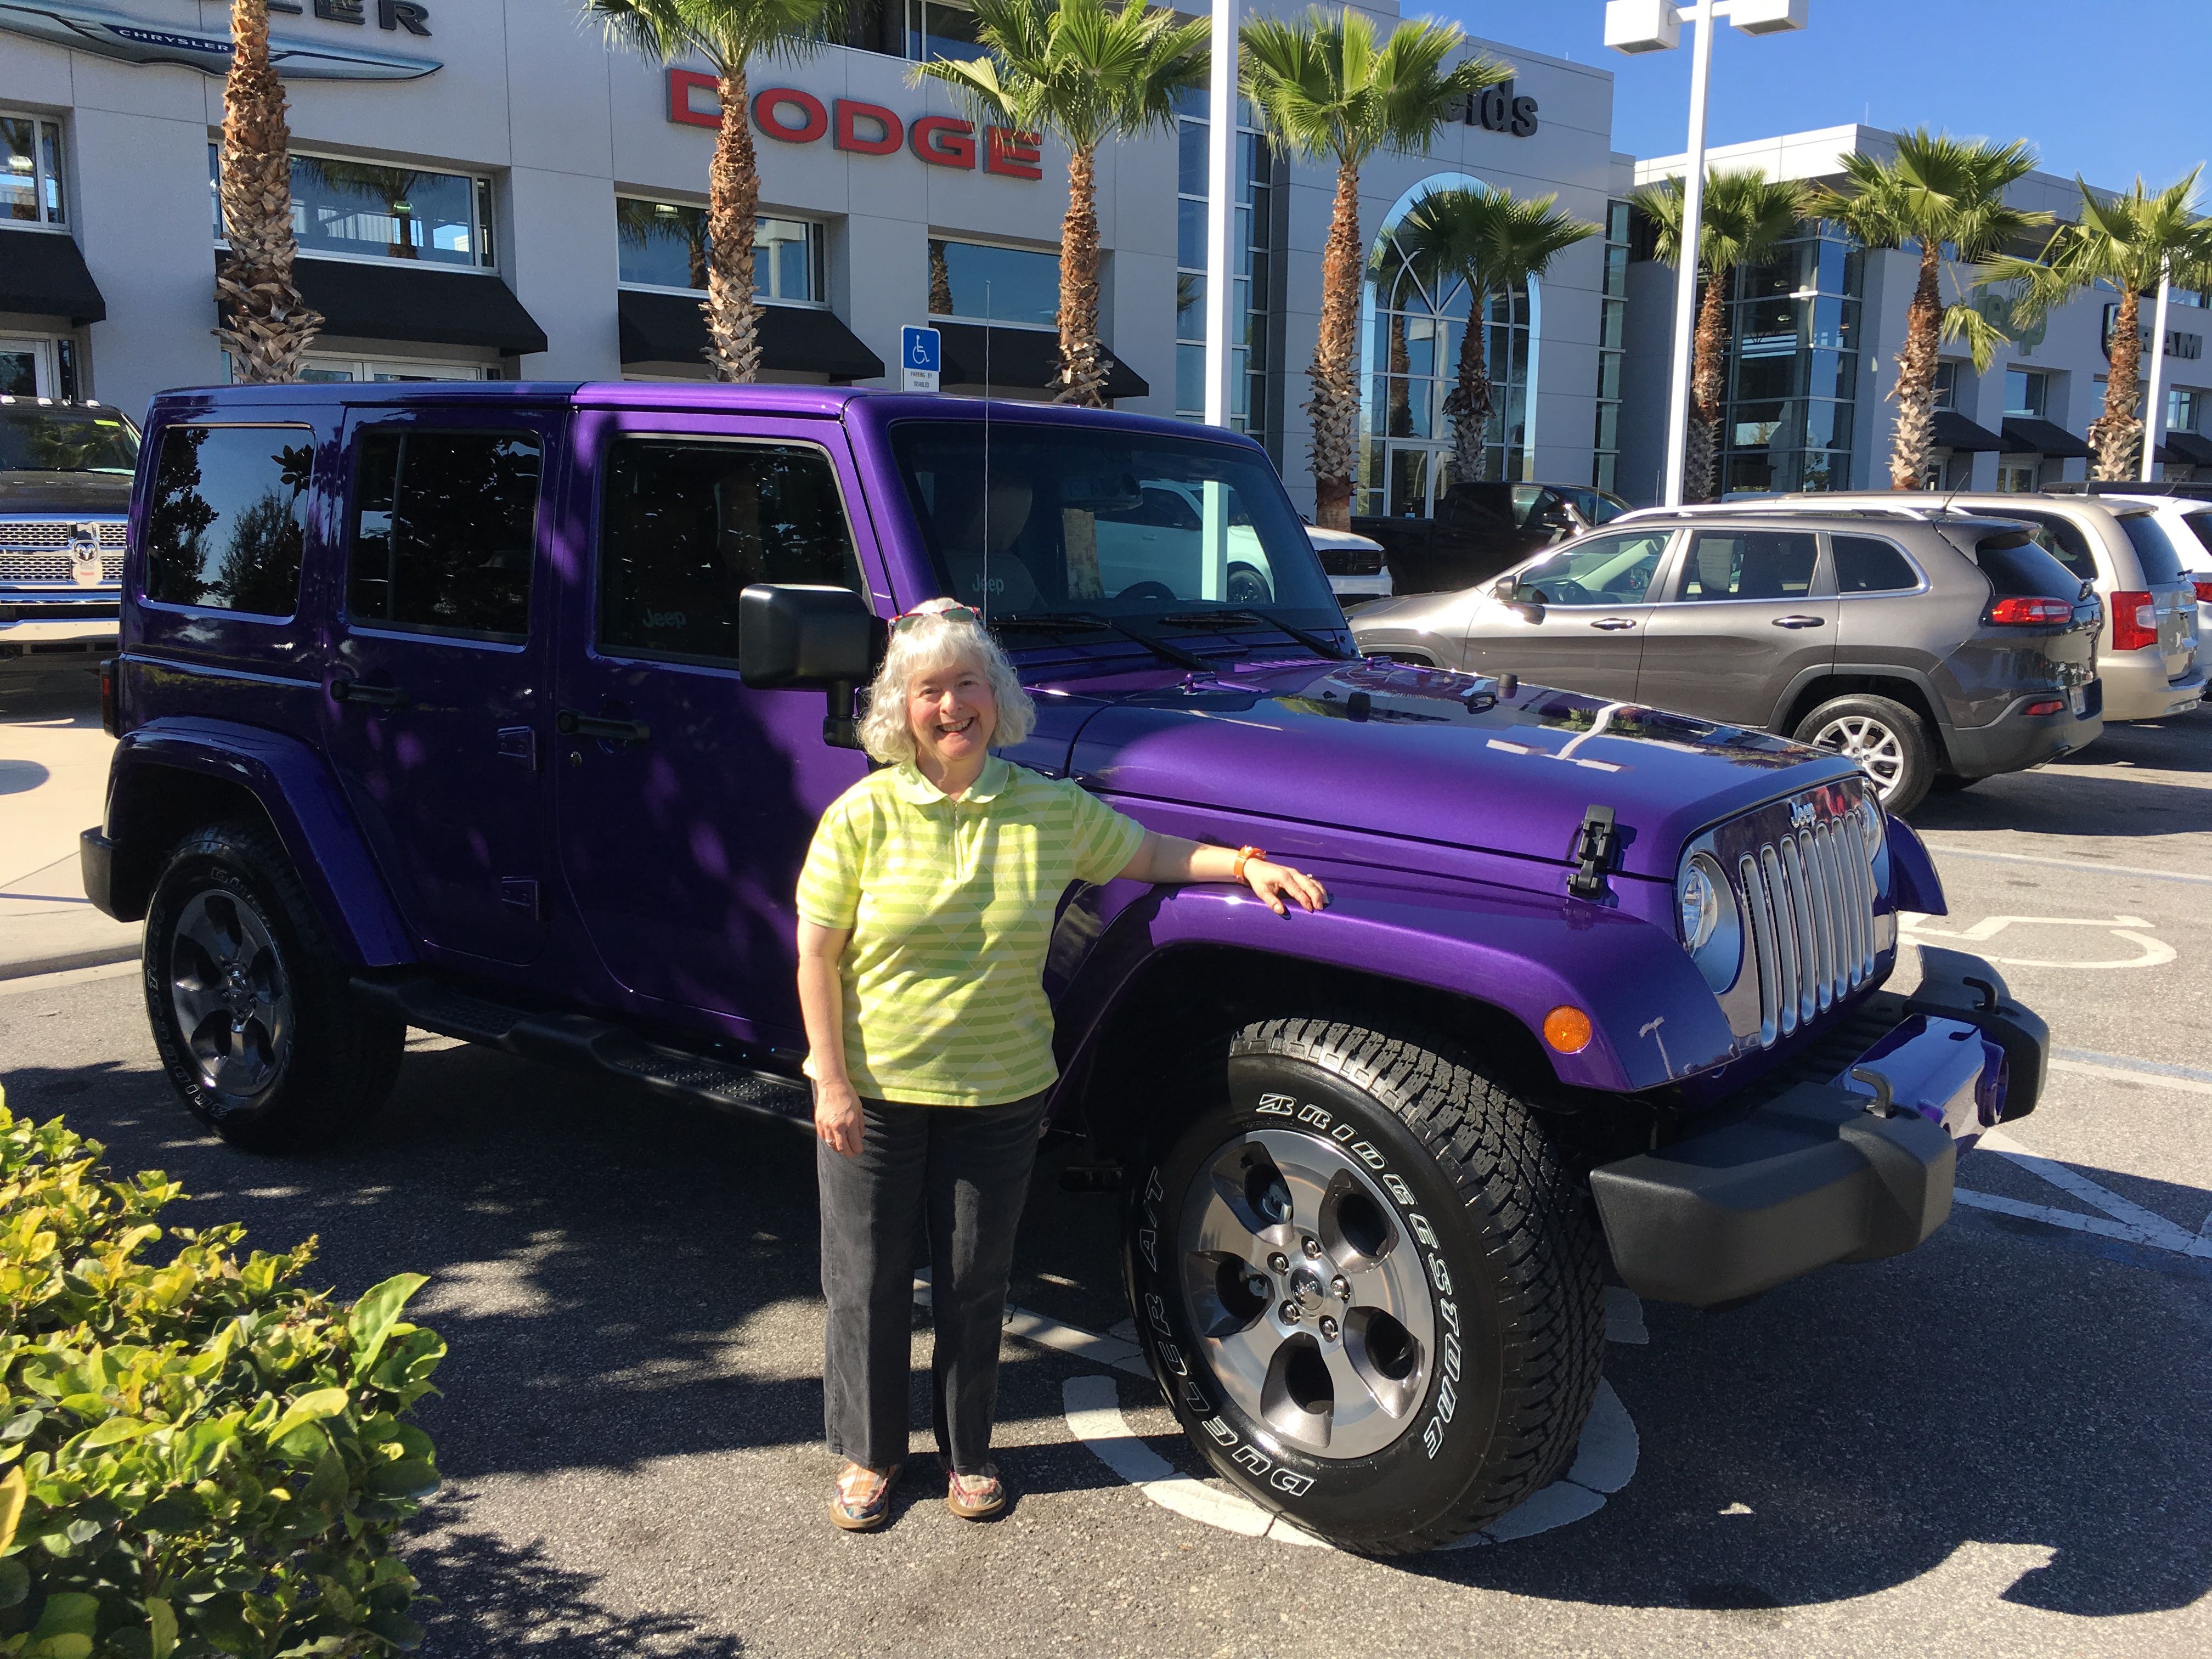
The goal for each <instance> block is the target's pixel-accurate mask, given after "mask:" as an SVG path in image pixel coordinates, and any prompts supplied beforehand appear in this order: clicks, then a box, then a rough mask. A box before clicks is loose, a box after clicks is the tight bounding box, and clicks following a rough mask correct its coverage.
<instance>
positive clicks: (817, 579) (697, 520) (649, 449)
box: [599, 438, 866, 663]
mask: <svg viewBox="0 0 2212 1659" xmlns="http://www.w3.org/2000/svg"><path fill="white" fill-rule="evenodd" d="M754 582H813V583H819V584H824V585H827V586H836V587H850V588H853V589H855V590H856V591H860V592H865V591H866V590H865V589H864V588H862V587H861V583H860V560H859V558H858V556H856V555H855V554H854V550H853V536H852V532H851V531H850V530H848V528H847V527H846V524H845V507H844V502H843V501H842V499H840V497H839V495H838V494H837V476H836V472H835V471H833V470H832V469H831V467H830V465H829V457H828V456H826V455H824V454H823V453H822V452H821V451H820V450H818V449H813V448H809V447H806V446H805V445H803V444H737V443H700V442H693V441H684V440H681V439H675V438H625V439H623V440H622V441H620V442H618V443H617V444H616V445H615V446H614V448H613V450H612V452H611V453H610V455H609V457H608V459H607V483H606V495H605V498H604V500H603V501H602V503H601V507H600V519H599V643H600V644H601V645H603V646H606V647H612V648H614V649H617V650H623V651H634V652H642V653H649V654H656V655H665V656H675V657H696V658H705V659H709V660H713V661H718V662H732V663H733V662H735V661H736V660H737V659H738V593H739V592H742V591H743V590H744V588H745V587H747V586H750V585H751V584H752V583H754Z"/></svg>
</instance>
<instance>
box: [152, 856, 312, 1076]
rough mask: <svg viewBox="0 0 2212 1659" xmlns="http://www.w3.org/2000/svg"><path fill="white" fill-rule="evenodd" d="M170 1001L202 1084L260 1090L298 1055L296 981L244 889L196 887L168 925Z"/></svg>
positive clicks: (191, 1062)
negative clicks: (295, 1043) (294, 1049)
mask: <svg viewBox="0 0 2212 1659" xmlns="http://www.w3.org/2000/svg"><path fill="white" fill-rule="evenodd" d="M168 995H169V1007H170V1010H171V1012H173V1014H174V1016H175V1018H176V1022H177V1034H178V1036H179V1039H180V1040H181V1041H182V1042H183V1044H184V1048H185V1054H186V1056H187V1057H188V1060H189V1061H190V1064H191V1066H192V1068H193V1071H194V1072H195V1073H196V1074H197V1079H198V1081H199V1085H200V1086H201V1087H202V1088H203V1089H205V1090H207V1091H210V1093H213V1094H219V1095H228V1096H231V1097H240V1096H252V1095H257V1094H259V1093H260V1092H261V1091H263V1090H264V1089H266V1088H267V1087H268V1086H269V1085H270V1084H271V1083H273V1082H274V1081H275V1080H276V1077H277V1074H278V1073H281V1072H282V1071H283V1069H284V1066H285V1062H286V1061H287V1060H289V1059H290V1057H291V1049H292V987H291V977H290V975H289V973H288V972H287V971H286V969H285V963H284V957H283V952H282V951H279V950H278V949H277V946H276V939H275V938H274V937H273V936H272V935H271V934H270V931H269V924H268V923H267V922H266V921H264V920H263V918H262V917H261V916H260V915H259V914H258V912H256V911H255V909H254V908H253V907H252V905H251V904H249V903H248V902H246V901H245V900H244V899H242V898H240V896H238V895H237V894H235V893H233V892H230V891H228V890H225V889H222V888H219V887H217V888H209V889H207V890H204V891H202V892H198V893H195V894H194V895H193V896H191V898H190V899H189V900H187V901H186V902H185V906H184V908H182V909H180V910H179V911H178V913H177V920H176V922H175V924H174V926H173V927H172V928H171V929H170V933H169V972H168Z"/></svg>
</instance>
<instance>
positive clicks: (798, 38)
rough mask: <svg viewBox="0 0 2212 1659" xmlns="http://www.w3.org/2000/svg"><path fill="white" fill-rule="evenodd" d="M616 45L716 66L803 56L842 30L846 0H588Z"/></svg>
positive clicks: (590, 14)
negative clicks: (701, 61) (705, 61)
mask: <svg viewBox="0 0 2212 1659" xmlns="http://www.w3.org/2000/svg"><path fill="white" fill-rule="evenodd" d="M583 14H584V16H585V18H586V21H596V22H597V23H598V24H599V27H600V29H601V30H602V31H603V32H604V33H605V35H606V37H607V40H608V42H609V43H610V44H611V45H613V46H620V47H622V48H623V49H624V50H625V51H629V52H636V53H638V54H639V55H640V56H641V57H644V58H652V59H653V60H654V61H655V62H657V63H672V62H673V61H675V60H676V59H678V58H690V57H698V58H705V59H706V60H707V61H708V63H710V64H713V65H714V68H715V70H717V71H718V72H720V73H724V74H727V73H730V72H732V71H734V70H743V69H744V66H745V64H747V63H749V62H750V61H751V60H752V59H754V58H769V59H775V58H784V59H790V58H804V57H805V56H807V55H808V54H809V53H811V52H814V51H816V50H817V49H818V48H820V47H821V46H823V45H825V44H827V42H828V41H829V40H830V38H831V37H832V36H833V35H835V34H836V33H838V32H839V29H840V27H841V25H842V21H843V18H844V15H845V0H583Z"/></svg>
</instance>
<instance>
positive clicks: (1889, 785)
mask: <svg viewBox="0 0 2212 1659" xmlns="http://www.w3.org/2000/svg"><path fill="white" fill-rule="evenodd" d="M1792 735H1793V736H1794V737H1796V739H1797V741H1798V742H1800V743H1809V744H1813V745H1814V747H1815V748H1818V749H1832V750H1835V751H1837V752H1838V754H1842V755H1846V756H1848V757H1850V758H1851V759H1852V760H1855V761H1857V763H1859V766H1860V768H1861V769H1862V770H1863V771H1864V772H1865V773H1866V775H1867V776H1868V778H1869V779H1870V780H1871V781H1873V784H1874V787H1875V796H1876V798H1877V799H1880V800H1881V804H1882V807H1883V809H1884V810H1885V811H1889V812H1892V813H1893V814H1895V815H1896V816H1897V817H1904V816H1905V814H1906V813H1907V812H1910V811H1911V810H1912V809H1913V808H1914V807H1916V806H1917V805H1920V802H1921V799H1922V798H1923V797H1924V796H1925V795H1926V794H1927V793H1928V788H1929V785H1930V784H1931V783H1933V782H1934V781H1935V780H1936V739H1935V736H1934V734H1933V733H1931V732H1929V730H1928V723H1927V722H1926V721H1925V720H1922V719H1921V718H1920V716H1919V715H1917V714H1914V713H1913V712H1912V711H1911V709H1910V708H1906V707H1905V705H1904V704H1903V703H1901V702H1894V701H1893V700H1892V699H1890V698H1888V697H1869V696H1850V697H1833V698H1831V699H1830V700H1829V701H1828V702H1824V703H1822V704H1821V705H1820V707H1819V708H1815V709H1814V711H1813V712H1812V713H1811V714H1808V715H1806V716H1805V718H1804V719H1803V720H1800V721H1798V722H1797V730H1796V732H1794V733H1792Z"/></svg>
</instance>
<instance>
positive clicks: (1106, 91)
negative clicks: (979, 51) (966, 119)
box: [908, 0, 1208, 149]
mask: <svg viewBox="0 0 2212 1659" xmlns="http://www.w3.org/2000/svg"><path fill="white" fill-rule="evenodd" d="M975 19H976V38H977V39H978V40H980V41H981V44H982V46H983V48H984V52H985V53H986V54H987V55H986V56H985V57H984V58H981V59H978V60H975V62H972V63H957V62H953V61H950V60H945V59H939V60H936V61H933V62H930V63H925V64H916V65H915V67H914V69H913V70H911V71H910V73H909V76H908V78H909V79H910V80H912V81H914V82H916V83H919V82H922V81H924V80H933V81H937V82H941V83H942V84H944V85H945V86H946V87H948V88H951V91H952V94H953V97H954V99H955V100H956V101H957V102H959V103H961V104H962V105H963V106H964V107H965V108H966V109H967V110H968V111H969V113H971V114H975V115H977V116H979V117H983V118H989V119H992V120H995V121H1000V122H1003V123H1005V124H1006V125H1011V126H1015V127H1019V128H1023V129H1025V130H1037V129H1042V130H1046V131H1051V132H1053V133H1054V134H1056V135H1057V136H1058V137H1060V139H1061V140H1062V142H1064V143H1066V144H1067V146H1068V147H1069V148H1070V149H1094V148H1096V147H1097V145H1098V144H1099V143H1102V142H1103V141H1104V140H1106V139H1108V138H1113V137H1133V136H1134V135H1136V134H1138V133H1140V132H1144V131H1151V130H1154V129H1164V128H1170V127H1172V126H1173V125H1175V118H1176V100H1177V97H1178V95H1179V94H1182V93H1183V92H1186V91H1189V90H1192V89H1194V88H1200V87H1203V86H1204V85H1205V83H1206V64H1207V52H1206V40H1207V34H1208V28H1207V25H1206V23H1205V22H1204V21H1195V22H1188V23H1179V22H1177V21H1176V18H1175V15H1174V13H1173V12H1171V11H1170V10H1169V9H1167V8H1166V7H1164V6H1158V7H1156V6H1151V5H1148V4H1147V3H1146V0H1130V3H1128V4H1127V5H1114V4H1109V0H975Z"/></svg>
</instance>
